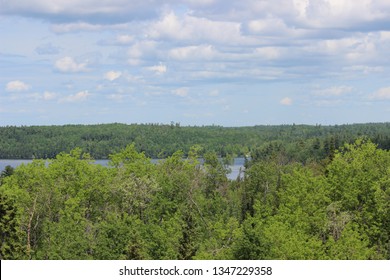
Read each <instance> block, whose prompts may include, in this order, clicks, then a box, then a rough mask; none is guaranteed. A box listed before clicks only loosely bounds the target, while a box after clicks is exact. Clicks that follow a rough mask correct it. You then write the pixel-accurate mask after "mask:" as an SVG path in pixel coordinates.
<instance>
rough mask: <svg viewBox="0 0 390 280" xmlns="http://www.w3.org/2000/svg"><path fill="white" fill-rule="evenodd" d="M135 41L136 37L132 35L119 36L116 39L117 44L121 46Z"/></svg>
mask: <svg viewBox="0 0 390 280" xmlns="http://www.w3.org/2000/svg"><path fill="white" fill-rule="evenodd" d="M133 41H134V36H132V35H118V36H117V37H116V42H118V43H119V44H129V43H132V42H133Z"/></svg>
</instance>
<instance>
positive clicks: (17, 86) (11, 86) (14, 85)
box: [5, 81, 31, 92]
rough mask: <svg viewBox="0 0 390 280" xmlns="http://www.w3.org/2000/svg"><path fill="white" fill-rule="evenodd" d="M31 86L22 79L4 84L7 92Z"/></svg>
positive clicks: (26, 88) (22, 89) (24, 89)
mask: <svg viewBox="0 0 390 280" xmlns="http://www.w3.org/2000/svg"><path fill="white" fill-rule="evenodd" d="M30 88H31V86H30V85H28V84H26V83H24V82H22V81H11V82H9V83H7V85H6V88H5V89H6V91H8V92H18V91H26V90H29V89H30Z"/></svg>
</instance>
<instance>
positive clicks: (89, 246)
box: [0, 124, 390, 260]
mask: <svg viewBox="0 0 390 280" xmlns="http://www.w3.org/2000/svg"><path fill="white" fill-rule="evenodd" d="M122 126H123V125H119V124H113V125H108V126H105V125H101V126H97V128H99V129H97V130H94V129H92V128H91V127H90V126H69V127H51V128H46V127H19V128H17V127H7V128H2V129H1V141H2V142H1V145H0V147H1V153H2V155H3V156H4V155H7V154H6V153H7V152H11V154H8V155H16V154H17V155H18V156H21V157H25V155H26V154H25V153H24V150H23V151H17V150H14V149H18V147H21V146H19V145H20V143H22V140H23V139H24V140H25V139H30V140H29V141H31V143H29V144H28V145H29V149H36V150H34V153H37V155H45V156H42V159H34V160H33V161H32V163H29V164H23V165H20V166H18V167H16V168H11V167H7V168H6V169H5V170H3V171H2V173H1V176H0V214H1V215H0V236H1V247H0V259H39V260H49V259H55V260H57V259H66V260H69V259H82V260H92V259H94V260H104V259H113V260H121V259H137V260H141V259H153V260H167V259H174V260H197V259H234V260H248V259H275V260H278V259H280V260H291V259H293V260H294V259H299V260H310V259H314V260H317V259H318V260H329V259H330V260H338V259H343V260H351V259H353V260H358V259H364V260H379V259H390V152H389V146H388V145H389V141H388V140H389V124H367V125H353V126H345V127H342V128H339V127H319V126H316V127H310V126H278V127H252V128H237V129H233V128H231V129H230V128H221V127H202V128H193V127H192V128H182V127H180V126H178V125H174V124H173V125H172V126H153V125H146V126H135V127H133V126H124V127H122ZM121 127H122V128H125V129H128V130H129V131H131V130H132V129H134V130H135V131H137V132H134V134H131V133H133V132H131V133H130V132H123V133H122V134H120V133H119V134H118V135H116V134H115V129H118V130H120V128H121ZM94 128H95V127H94ZM143 128H145V130H143ZM62 129H64V131H67V132H66V133H65V132H64V131H62ZM69 131H73V133H70V132H69ZM109 131H111V132H112V133H113V134H112V135H111V134H109V133H111V132H109ZM157 132H158V133H157ZM187 132H188V134H187ZM126 133H128V134H126ZM142 133H144V134H142ZM152 134H153V135H154V134H155V138H153V137H152V138H149V136H150V135H152ZM103 135H107V139H106V140H103V139H104V137H103ZM113 135H115V136H113ZM126 135H127V136H126ZM129 135H133V136H135V135H137V136H135V139H133V140H134V141H132V142H130V143H128V144H127V145H126V146H125V147H122V148H120V149H118V150H117V151H115V152H113V153H110V155H109V156H108V158H109V159H110V162H109V166H108V167H104V166H101V165H96V164H91V161H92V159H93V156H92V155H91V154H90V153H89V152H90V151H93V152H94V153H95V155H94V156H95V157H96V155H99V153H98V152H97V151H98V150H94V149H92V150H91V149H88V145H89V144H90V145H92V146H93V145H95V146H94V147H97V146H98V145H99V143H100V142H99V141H98V140H97V139H100V141H103V142H104V141H107V143H108V142H109V141H113V142H112V143H114V142H115V141H117V142H116V143H118V145H119V143H121V142H120V141H124V142H125V141H128V140H130V139H128V138H126V137H128V136H129ZM61 137H64V139H62V138H61ZM99 137H100V138H99ZM137 137H140V138H142V137H145V138H142V139H144V140H139V139H138V140H137ZM10 139H16V141H15V142H11V140H10ZM42 139H45V141H47V142H44V143H46V144H45V145H48V146H47V147H45V146H44V145H43V146H42V150H39V149H38V147H40V146H39V145H38V143H37V142H35V141H38V142H39V141H41V140H42ZM55 139H57V140H58V141H60V142H59V143H58V145H55ZM61 139H62V140H61ZM80 139H81V142H79V141H80ZM200 139H202V141H201V140H200ZM51 141H53V144H49V143H52V142H51ZM61 141H62V142H61ZM154 141H156V142H154ZM165 141H167V142H165ZM170 141H173V142H170ZM175 141H177V142H175ZM6 143H9V144H8V146H5V147H4V145H5V144H6ZM71 143H72V145H75V146H76V147H74V148H73V149H71V150H70V151H67V148H68V146H67V145H71ZM226 143H230V144H226ZM41 144H42V143H41ZM79 144H81V145H80V146H81V147H77V145H79ZM149 144H153V145H152V147H148V145H149ZM187 144H193V145H192V146H191V147H189V148H188V149H187V146H186V145H187ZM85 145H87V146H85ZM107 145H108V144H107ZM143 145H145V146H143ZM176 145H177V146H176ZM229 145H230V146H229ZM149 148H150V149H149ZM174 148H178V149H177V150H176V151H174V152H172V150H171V149H174ZM57 149H64V151H63V152H59V153H58V154H56V155H55V156H54V153H56V152H57ZM110 149H111V148H110ZM112 149H114V150H115V149H116V147H112ZM26 151H27V150H26ZM40 151H41V152H45V153H46V152H47V154H39V152H40ZM49 151H50V153H49ZM16 152H18V153H16ZM51 152H53V154H51ZM12 153H15V154H12ZM161 153H164V154H167V156H166V157H165V159H164V160H161V161H159V162H158V163H152V162H151V159H150V157H151V156H153V157H154V156H155V155H156V154H161ZM240 153H245V154H248V155H250V157H248V159H247V161H246V164H245V170H244V171H243V172H242V174H241V176H239V177H237V179H236V180H229V179H227V177H226V174H227V173H228V172H229V171H228V165H227V164H226V161H222V160H221V159H220V157H221V156H224V155H229V154H235V155H237V154H240ZM103 154H105V152H103V151H102V155H103ZM30 155H31V153H30ZM46 156H47V157H46ZM38 157H39V156H38ZM46 158H50V159H46ZM200 158H202V159H203V160H202V163H200V161H199V159H200Z"/></svg>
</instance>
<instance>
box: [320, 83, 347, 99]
mask: <svg viewBox="0 0 390 280" xmlns="http://www.w3.org/2000/svg"><path fill="white" fill-rule="evenodd" d="M352 90H353V88H352V87H349V86H334V87H330V88H326V89H319V90H316V91H315V92H314V94H315V95H316V96H323V97H332V96H341V95H344V94H346V93H349V92H351V91H352Z"/></svg>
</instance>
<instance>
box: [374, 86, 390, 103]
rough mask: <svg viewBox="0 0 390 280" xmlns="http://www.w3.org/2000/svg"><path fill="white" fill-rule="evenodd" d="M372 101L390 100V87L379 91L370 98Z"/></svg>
mask: <svg viewBox="0 0 390 280" xmlns="http://www.w3.org/2000/svg"><path fill="white" fill-rule="evenodd" d="M369 99H372V100H390V87H385V88H381V89H379V90H377V91H376V92H374V93H372V94H371V95H370V96H369Z"/></svg>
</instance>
